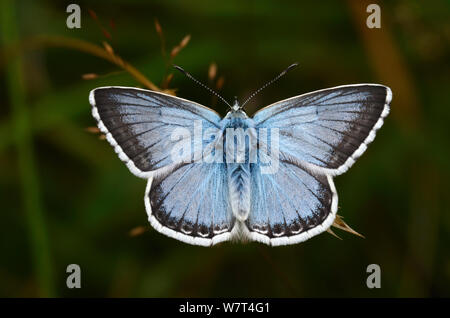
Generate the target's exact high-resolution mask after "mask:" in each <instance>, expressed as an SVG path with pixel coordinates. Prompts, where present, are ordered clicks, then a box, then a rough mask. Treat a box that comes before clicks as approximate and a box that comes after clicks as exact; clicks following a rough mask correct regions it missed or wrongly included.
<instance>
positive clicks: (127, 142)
mask: <svg viewBox="0 0 450 318" xmlns="http://www.w3.org/2000/svg"><path fill="white" fill-rule="evenodd" d="M89 101H90V103H91V105H92V114H93V116H94V118H95V119H96V120H97V125H98V127H99V129H100V130H101V131H102V132H103V133H104V134H105V135H106V138H107V140H108V142H109V143H110V144H111V145H112V146H113V147H114V149H115V151H116V152H117V154H118V155H119V158H120V159H121V160H122V161H124V162H125V164H126V165H127V167H128V168H129V169H130V171H131V172H132V173H133V174H135V175H137V176H138V177H142V178H148V177H150V176H151V175H152V172H153V171H155V170H160V169H162V168H166V170H168V169H167V168H170V167H171V166H173V164H174V163H173V160H172V158H171V150H172V149H174V146H175V145H177V144H179V143H180V140H179V139H178V138H173V135H174V133H176V132H177V129H178V130H180V129H182V130H185V131H186V132H187V133H189V135H190V136H194V123H195V122H196V121H198V122H200V123H201V125H202V126H203V127H204V128H205V129H207V128H214V129H216V128H217V127H218V125H219V122H220V116H219V115H218V114H217V113H216V112H214V111H213V110H211V109H209V108H206V107H204V106H202V105H200V104H197V103H194V102H191V101H188V100H185V99H182V98H178V97H174V96H170V95H167V94H163V93H159V92H154V91H150V90H145V89H138V88H132V87H114V86H113V87H100V88H97V89H94V90H92V91H91V93H90V95H89ZM188 141H189V142H190V140H186V142H188ZM169 170H170V169H169Z"/></svg>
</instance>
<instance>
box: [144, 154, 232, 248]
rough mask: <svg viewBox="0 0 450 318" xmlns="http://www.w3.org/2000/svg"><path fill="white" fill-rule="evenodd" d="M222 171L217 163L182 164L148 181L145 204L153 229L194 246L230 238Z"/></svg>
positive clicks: (226, 190) (229, 218)
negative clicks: (170, 171)
mask: <svg viewBox="0 0 450 318" xmlns="http://www.w3.org/2000/svg"><path fill="white" fill-rule="evenodd" d="M225 169H226V168H225V165H224V164H219V163H186V164H183V165H181V166H179V167H177V168H176V169H175V170H174V171H172V173H170V174H167V175H165V176H158V177H155V178H154V179H153V180H149V182H148V185H147V191H146V194H145V205H146V209H147V213H148V215H149V220H150V223H151V224H152V225H153V227H154V228H155V229H157V230H158V231H160V232H161V233H163V234H166V235H168V236H170V237H173V238H176V239H178V240H181V241H183V242H186V243H189V244H195V245H203V246H210V245H214V244H216V243H219V242H222V241H226V240H228V239H230V237H231V231H232V229H233V226H234V222H235V219H234V217H233V213H232V211H231V206H230V204H229V200H228V186H227V180H226V170H225Z"/></svg>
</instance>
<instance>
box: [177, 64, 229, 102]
mask: <svg viewBox="0 0 450 318" xmlns="http://www.w3.org/2000/svg"><path fill="white" fill-rule="evenodd" d="M173 67H174V68H175V69H177V70H178V71H180V72H181V73H183V74H184V75H186V77H188V78H190V79H191V80H193V81H194V82H195V83H197V84H198V85H200V86H202V87H203V88H206V89H207V90H208V91H210V92H211V93H213V94H214V95H216V96H217V97H218V98H220V100H221V101H223V102H224V103H225V104H227V105H228V107H230V108H232V107H231V105H230V104H229V103H228V102H227V101H226V100H225V98H223V97H222V96H220V95H219V94H218V93H217V92H216V91H214V90H213V89H211V88H209V87H208V86H206V85H205V84H203V83H202V82H200V81H199V80H197V79H196V78H194V76H192V75H191V74H189V73H188V72H187V71H185V70H184V69H183V68H182V67H180V66H178V65H174V66H173Z"/></svg>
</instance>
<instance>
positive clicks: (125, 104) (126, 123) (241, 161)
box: [89, 65, 392, 246]
mask: <svg viewBox="0 0 450 318" xmlns="http://www.w3.org/2000/svg"><path fill="white" fill-rule="evenodd" d="M293 66H294V65H291V66H290V67H289V68H288V69H286V70H285V71H283V72H282V73H281V74H280V75H279V76H277V77H276V78H275V79H274V80H276V79H278V78H280V77H281V76H282V75H284V74H285V73H286V72H287V71H288V70H289V69H291V68H292V67H293ZM178 69H179V70H181V71H183V72H184V73H185V74H186V75H187V76H189V77H190V78H192V76H191V75H190V74H188V73H187V72H185V71H184V70H182V69H181V68H179V67H178ZM192 79H193V78H192ZM194 80H195V79H194ZM274 80H273V81H274ZM195 81H196V80H195ZM273 81H271V82H269V83H268V84H270V83H272V82H273ZM197 82H198V81H197ZM268 84H266V85H264V86H263V87H262V88H264V87H265V86H267V85H268ZM202 85H203V84H202ZM203 86H204V85H203ZM206 88H207V89H209V88H208V87H206ZM209 90H210V89H209ZM259 91H260V90H258V91H257V92H259ZM254 95H255V94H253V95H252V96H250V98H251V97H253V96H254ZM219 97H220V98H221V99H222V100H223V101H224V102H225V103H227V102H226V101H225V100H224V99H223V98H222V97H221V96H219ZM250 98H249V99H250ZM249 99H247V100H246V101H245V102H244V103H243V104H242V105H239V103H238V102H237V101H235V103H234V104H233V105H230V104H228V103H227V105H228V106H229V107H230V111H229V112H228V113H227V115H226V116H225V117H224V118H221V117H220V116H219V114H218V113H216V112H215V111H214V110H212V109H210V108H208V107H205V106H202V105H200V104H198V103H195V102H192V101H189V100H186V99H183V98H180V97H175V96H171V95H168V94H164V93H160V92H156V91H151V90H145V89H139V88H132V87H116V86H113V87H100V88H96V89H94V90H92V91H91V92H90V96H89V101H90V104H91V105H92V115H93V116H94V118H95V119H96V121H97V124H98V127H99V129H100V130H101V131H102V132H103V133H104V134H105V135H106V139H107V140H108V142H109V143H110V144H111V145H112V146H113V147H114V150H115V151H116V153H117V154H118V156H119V158H120V159H121V160H122V161H123V162H125V164H126V165H127V167H128V168H129V170H130V171H131V172H132V173H133V174H135V175H136V176H138V177H141V178H145V179H147V180H148V181H147V187H146V190H145V198H144V201H145V208H146V211H147V214H148V218H149V221H150V223H151V225H152V226H153V227H154V228H155V229H156V230H157V231H159V232H161V233H163V234H165V235H167V236H170V237H173V238H175V239H178V240H180V241H183V242H186V243H189V244H194V245H202V246H211V245H214V244H217V243H219V242H223V241H227V240H233V239H237V240H242V241H258V242H262V243H265V244H268V245H273V246H276V245H287V244H295V243H299V242H302V241H305V240H307V239H309V238H311V237H313V236H315V235H317V234H319V233H321V232H323V231H325V230H327V229H328V228H329V227H330V226H331V225H332V224H333V222H334V220H335V217H336V212H337V208H338V195H337V192H336V188H335V186H334V183H333V177H335V176H337V175H340V174H342V173H344V172H346V171H347V170H348V169H349V168H350V167H351V166H352V165H353V164H354V163H355V160H356V159H358V158H359V157H360V156H361V155H362V154H363V153H364V151H365V150H366V149H367V145H368V144H369V143H371V142H372V141H373V140H374V138H375V134H376V132H377V130H378V129H379V128H380V127H381V126H382V125H383V120H384V118H385V117H386V116H387V115H388V113H389V104H390V102H391V99H392V92H391V90H390V89H389V87H386V86H383V85H378V84H355V85H344V86H337V87H333V88H327V89H321V90H318V91H314V92H311V93H306V94H303V95H298V96H295V97H291V98H288V99H285V100H282V101H279V102H276V103H274V104H272V105H269V106H267V107H264V108H262V109H260V110H259V111H257V112H256V113H255V114H254V115H253V116H252V117H249V116H248V115H247V114H246V113H245V111H244V110H243V106H244V105H245V104H246V103H247V101H248V100H249Z"/></svg>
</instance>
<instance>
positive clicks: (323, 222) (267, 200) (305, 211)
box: [245, 158, 337, 246]
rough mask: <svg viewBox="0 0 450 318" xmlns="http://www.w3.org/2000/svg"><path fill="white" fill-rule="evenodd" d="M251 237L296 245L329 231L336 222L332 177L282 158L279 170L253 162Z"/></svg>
mask: <svg viewBox="0 0 450 318" xmlns="http://www.w3.org/2000/svg"><path fill="white" fill-rule="evenodd" d="M251 178H252V188H251V212H250V214H249V217H248V219H247V220H246V222H245V224H246V226H247V229H248V231H249V233H248V236H249V237H250V238H251V239H252V240H255V241H259V242H262V243H266V244H269V245H274V246H275V245H287V244H295V243H298V242H302V241H305V240H307V239H308V238H310V237H312V236H314V235H317V234H319V233H321V232H323V231H324V230H326V229H327V228H328V227H329V226H330V225H331V224H332V223H333V221H334V218H335V215H336V211H337V194H336V189H335V187H334V184H333V180H332V178H331V176H326V175H321V174H316V173H313V172H310V171H308V170H306V169H305V168H302V167H300V166H298V165H297V164H296V163H293V162H290V161H288V160H287V159H286V158H281V161H280V165H279V169H278V170H277V172H276V173H273V174H267V173H262V171H261V165H260V164H251Z"/></svg>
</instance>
